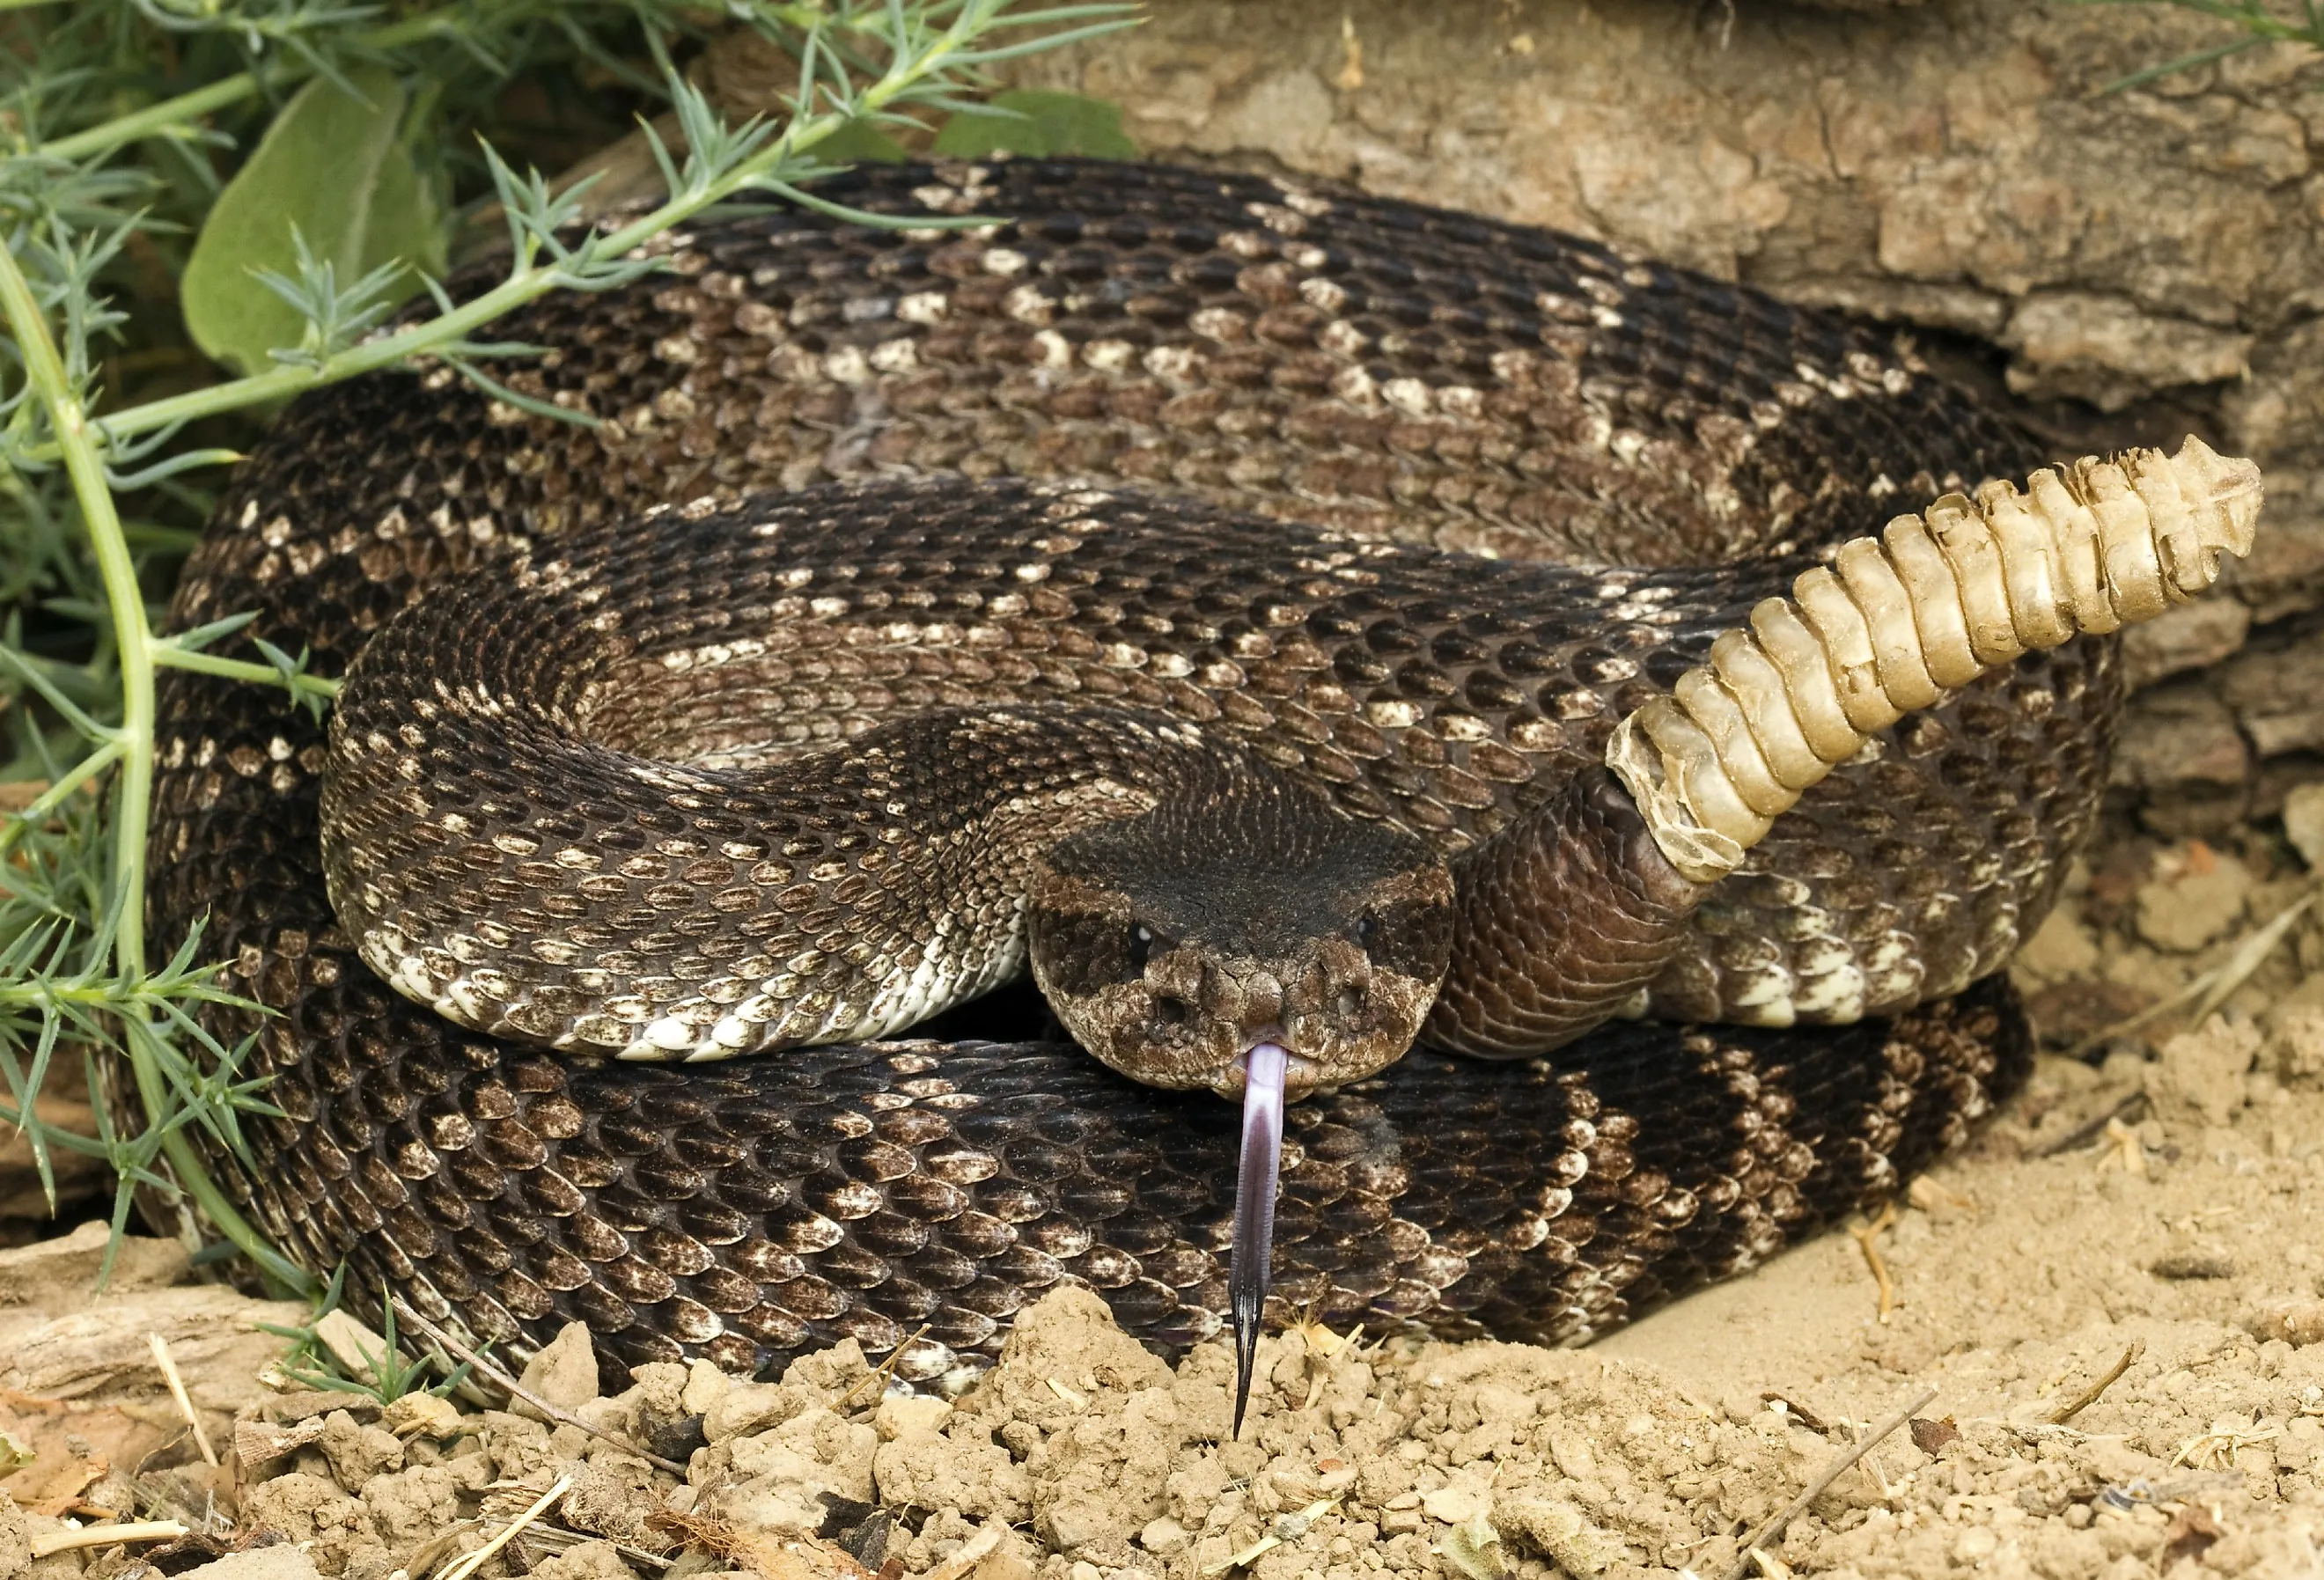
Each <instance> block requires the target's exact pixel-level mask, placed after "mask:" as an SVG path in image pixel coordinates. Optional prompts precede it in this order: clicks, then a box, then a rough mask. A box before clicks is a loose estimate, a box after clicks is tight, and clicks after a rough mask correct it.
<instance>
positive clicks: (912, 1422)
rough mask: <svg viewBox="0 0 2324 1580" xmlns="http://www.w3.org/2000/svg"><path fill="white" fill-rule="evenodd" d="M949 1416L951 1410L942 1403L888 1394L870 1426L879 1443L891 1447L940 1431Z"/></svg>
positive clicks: (949, 1405)
mask: <svg viewBox="0 0 2324 1580" xmlns="http://www.w3.org/2000/svg"><path fill="white" fill-rule="evenodd" d="M951 1414H952V1406H951V1404H950V1403H948V1402H947V1401H945V1400H941V1399H928V1398H926V1397H924V1396H920V1395H917V1394H906V1393H891V1394H890V1395H889V1396H888V1397H887V1398H885V1399H883V1400H881V1401H880V1408H879V1409H877V1410H875V1411H873V1412H872V1415H871V1426H872V1428H873V1429H874V1430H875V1431H877V1432H878V1433H879V1434H880V1440H881V1442H883V1443H892V1442H894V1441H895V1440H896V1439H897V1438H899V1437H908V1436H911V1435H912V1434H914V1433H922V1432H928V1433H933V1432H937V1431H941V1430H942V1429H943V1428H944V1424H945V1419H946V1418H948V1417H950V1416H951Z"/></svg>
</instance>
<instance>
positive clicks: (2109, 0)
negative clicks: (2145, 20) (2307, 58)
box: [2074, 0, 2324, 93]
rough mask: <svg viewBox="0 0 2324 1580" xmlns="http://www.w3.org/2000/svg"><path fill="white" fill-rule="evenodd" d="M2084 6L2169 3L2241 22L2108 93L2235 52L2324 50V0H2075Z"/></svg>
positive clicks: (2110, 87) (2117, 82) (2115, 83)
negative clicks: (2322, 0) (2281, 47)
mask: <svg viewBox="0 0 2324 1580" xmlns="http://www.w3.org/2000/svg"><path fill="white" fill-rule="evenodd" d="M2074 3H2075V4H2076V5H2171V6H2175V7H2176V8H2177V9H2179V10H2181V11H2192V12H2195V13H2197V14H2199V15H2203V16H2216V17H2218V19H2219V20H2220V21H2222V22H2231V23H2235V24H2236V30H2237V31H2236V32H2234V33H2231V34H2230V35H2228V36H2227V38H2225V39H2222V40H2221V41H2220V42H2218V43H2216V44H2214V45H2212V46H2211V47H2210V48H2209V49H2203V50H2197V51H2194V52H2193V53H2192V54H2188V55H2181V56H2179V57H2177V58H2176V59H2175V60H2165V61H2163V63H2162V64H2160V65H2157V66H2148V67H2144V68H2143V69H2139V70H2136V71H2134V72H2132V73H2131V74H2130V75H2129V76H2127V77H2122V78H2117V79H2116V80H2114V81H2112V82H2109V83H2107V86H2106V91H2107V92H2108V93H2121V92H2123V91H2124V90H2126V89H2127V88H2137V87H2140V86H2142V85H2143V84H2145V83H2149V82H2153V81H2154V80H2155V79H2157V78H2162V77H2169V76H2172V75H2173V74H2174V73H2176V72H2181V71H2187V70H2191V69H2193V68H2195V67H2198V66H2208V65H2209V64H2210V63H2211V62H2212V61H2214V60H2226V59H2227V57H2228V56H2230V55H2240V54H2242V53H2243V52H2244V51H2246V50H2256V49H2261V48H2264V46H2266V45H2269V44H2281V43H2292V44H2306V45H2308V46H2309V47H2310V48H2311V49H2319V50H2324V4H2319V0H2286V3H2285V4H2282V5H2278V4H2276V3H2275V0H2074Z"/></svg>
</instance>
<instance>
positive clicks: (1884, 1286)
mask: <svg viewBox="0 0 2324 1580" xmlns="http://www.w3.org/2000/svg"><path fill="white" fill-rule="evenodd" d="M1895 1223H1896V1204H1895V1202H1893V1201H1889V1202H1884V1203H1882V1204H1881V1206H1880V1215H1879V1216H1878V1217H1877V1218H1875V1219H1873V1220H1872V1221H1871V1222H1870V1223H1868V1224H1865V1225H1864V1227H1862V1228H1861V1229H1858V1228H1854V1227H1850V1228H1849V1231H1848V1233H1849V1237H1850V1238H1851V1239H1853V1240H1854V1241H1855V1242H1856V1243H1857V1246H1858V1249H1859V1250H1861V1251H1862V1252H1864V1265H1865V1266H1867V1267H1868V1268H1870V1269H1871V1270H1872V1277H1873V1279H1874V1280H1875V1281H1876V1282H1877V1283H1878V1284H1879V1286H1880V1326H1883V1327H1886V1326H1888V1319H1889V1318H1890V1317H1893V1316H1895V1314H1896V1285H1895V1280H1892V1279H1890V1278H1889V1276H1888V1263H1887V1262H1886V1261H1884V1260H1883V1259H1882V1257H1881V1255H1880V1243H1879V1242H1880V1236H1881V1235H1883V1234H1886V1233H1887V1232H1888V1231H1889V1230H1890V1229H1891V1228H1893V1227H1894V1226H1895Z"/></svg>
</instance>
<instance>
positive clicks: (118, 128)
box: [40, 5, 466, 160]
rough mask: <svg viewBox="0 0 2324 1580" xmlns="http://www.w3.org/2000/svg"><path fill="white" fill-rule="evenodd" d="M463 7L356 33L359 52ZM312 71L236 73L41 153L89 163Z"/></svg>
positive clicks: (391, 44) (412, 40)
mask: <svg viewBox="0 0 2324 1580" xmlns="http://www.w3.org/2000/svg"><path fill="white" fill-rule="evenodd" d="M465 9H466V7H464V6H458V5H447V6H445V7H443V8H442V9H441V10H438V11H425V12H422V13H420V14H419V15H418V16H412V17H407V18H405V19H404V20H403V21H401V22H398V23H391V24H390V25H388V26H386V27H377V28H374V29H372V30H371V32H362V33H357V34H356V35H355V46H356V47H357V48H358V49H364V50H392V49H399V48H401V46H403V45H405V44H416V43H418V42H420V40H422V39H424V38H427V37H429V36H430V35H431V34H434V33H437V32H444V31H446V30H447V29H448V28H450V27H451V26H452V25H453V23H454V22H455V20H456V19H457V14H459V13H460V12H461V11H463V10H465ZM313 71H314V68H313V67H312V66H310V65H309V64H308V63H307V62H306V61H304V60H300V59H298V58H297V57H295V56H291V57H288V58H285V59H283V60H277V61H276V62H275V63H274V67H273V69H272V71H270V72H264V73H261V72H257V71H238V72H236V73H235V75H233V76H232V77H227V78H222V79H219V80H218V81H216V82H213V83H210V84H208V86H206V87H202V88H195V89H194V90H193V91H192V92H190V93H181V94H180V95H179V96H178V97H175V98H165V99H163V100H162V101H161V103H160V104H157V105H148V106H146V107H145V108H143V109H142V110H139V111H137V112H136V113H135V114H134V115H122V116H119V117H117V118H116V119H114V120H110V121H107V122H106V123H105V124H104V125H101V126H91V127H90V128H89V129H88V131H86V132H76V133H74V134H72V135H71V136H69V137H60V138H58V139H57V140H56V141H55V142H53V143H42V144H41V147H40V152H42V153H46V154H52V155H54V156H55V157H56V158H58V159H72V160H78V159H88V158H91V157H93V156H95V155H97V154H100V153H110V152H112V151H113V150H115V149H116V148H118V147H120V146H121V145H122V144H123V143H134V142H137V141H138V140H139V139H141V138H144V137H152V136H157V135H159V134H162V133H165V132H172V131H176V130H178V129H179V128H180V127H186V126H190V125H193V124H194V123H195V122H196V121H198V120H199V119H200V118H201V117H202V116H204V115H208V114H209V113H210V112H211V111H213V110H222V109H224V108H226V106H228V105H230V104H238V103H240V102H241V101H242V100H244V99H246V98H248V97H251V96H252V95H254V94H255V93H258V92H259V91H261V90H262V89H263V88H265V87H266V86H267V85H268V84H269V83H275V84H281V83H286V82H296V81H298V80H299V79H300V78H302V77H307V76H309V75H311V74H312V73H313Z"/></svg>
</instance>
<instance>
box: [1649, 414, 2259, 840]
mask: <svg viewBox="0 0 2324 1580" xmlns="http://www.w3.org/2000/svg"><path fill="white" fill-rule="evenodd" d="M2261 494H2262V489H2261V483H2260V474H2259V467H2257V466H2256V465H2255V463H2253V462H2251V461H2248V460H2244V459H2239V458H2234V457H2223V456H2220V455H2218V453H2217V452H2215V451H2214V450H2212V449H2211V448H2210V447H2209V446H2208V445H2206V444H2205V443H2203V441H2202V440H2201V439H2196V438H2193V437H2192V436H2190V437H2189V439H2187V441H2186V443H2185V444H2183V445H2182V446H2181V448H2180V450H2179V453H2178V454H2177V455H2175V456H2165V455H2164V454H2163V452H2162V451H2160V450H2151V449H2136V450H2132V451H2130V452H2128V453H2127V454H2126V455H2124V456H2123V457H2121V458H2120V459H2118V460H2114V461H2101V460H2098V459H2097V458H2095V457H2084V458H2083V459H2082V460H2080V461H2079V462H2077V463H2075V464H2074V466H2072V467H2070V468H2068V469H2066V470H2065V471H2064V472H2063V473H2061V472H2058V471H2054V470H2052V469H2050V468H2047V467H2044V468H2043V469H2042V470H2040V471H2037V472H2035V473H2034V474H2033V476H2032V477H2031V479H2030V480H2029V483H2028V485H2027V489H2026V491H2025V492H2024V493H2023V494H2021V493H2019V492H2018V490H2017V488H2016V487H2015V485H2012V484H2010V483H2007V482H2006V481H1996V482H1991V483H1987V484H1986V485H1983V486H1982V487H1980V488H1979V489H1978V491H1977V494H1976V496H1975V497H1974V498H1969V497H1967V496H1964V495H1962V494H1946V495H1944V496H1943V497H1941V498H1940V499H1938V500H1937V501H1936V502H1935V503H1934V504H1931V505H1930V506H1929V507H1928V509H1927V510H1925V511H1923V513H1920V514H1918V515H1900V516H1898V517H1896V518H1895V520H1894V521H1892V522H1889V523H1888V525H1887V527H1886V530H1885V531H1883V532H1882V533H1881V535H1880V537H1879V538H1878V539H1877V540H1875V539H1871V538H1858V539H1855V540H1853V541H1849V542H1848V543H1846V544H1844V545H1842V546H1841V547H1840V550H1839V552H1838V553H1837V554H1835V555H1834V556H1833V557H1832V562H1831V565H1830V566H1828V567H1827V566H1817V567H1816V568H1813V569H1812V570H1809V571H1806V572H1805V573H1803V575H1802V576H1801V577H1799V579H1798V580H1797V581H1796V582H1794V584H1793V587H1792V596H1791V597H1790V598H1780V597H1775V598H1767V599H1765V600H1763V601H1762V602H1761V603H1760V604H1759V605H1757V607H1756V608H1754V609H1753V610H1752V611H1751V619H1750V626H1749V629H1748V630H1743V629H1733V630H1729V631H1727V632H1725V633H1722V634H1721V635H1720V636H1719V637H1718V638H1717V639H1716V640H1714V641H1713V642H1712V643H1711V661H1710V662H1709V663H1708V664H1701V665H1697V666H1696V667H1694V668H1693V669H1691V670H1687V671H1686V672H1685V673H1684V674H1683V675H1682V676H1680V677H1679V679H1678V680H1677V682H1676V684H1675V685H1674V687H1673V688H1672V691H1671V694H1670V695H1669V696H1667V697H1658V698H1655V699H1653V700H1652V701H1650V702H1647V703H1646V704H1645V705H1644V706H1642V707H1639V708H1637V710H1635V711H1634V712H1632V713H1631V714H1630V715H1628V716H1627V717H1626V718H1624V719H1623V720H1622V722H1621V724H1620V725H1618V727H1617V728H1616V730H1615V732H1614V735H1613V738H1612V739H1611V740H1610V741H1609V743H1608V744H1607V748H1606V763H1607V766H1608V767H1609V768H1610V769H1611V770H1612V771H1613V772H1614V774H1615V777H1617V778H1618V779H1619V780H1620V781H1622V784H1623V786H1624V788H1625V789H1627V790H1629V792H1630V794H1631V796H1632V797H1633V798H1634V799H1636V800H1637V805H1638V808H1639V811H1640V812H1641V814H1642V815H1644V817H1645V818H1646V822H1647V825H1648V827H1650V828H1652V830H1653V832H1654V838H1655V844H1656V845H1658V846H1660V847H1661V850H1662V853H1663V854H1664V855H1665V856H1667V857H1668V858H1669V860H1670V863H1671V864H1672V865H1673V866H1674V867H1675V868H1677V869H1678V871H1679V872H1680V873H1683V874H1684V875H1685V876H1686V877H1688V878H1689V879H1691V880H1692V881H1693V882H1697V883H1703V884H1708V883H1712V882H1717V881H1718V880H1719V879H1720V878H1723V877H1725V876H1726V875H1727V874H1728V873H1731V872H1733V871H1734V870H1735V869H1736V868H1737V867H1738V866H1739V865H1741V864H1742V861H1743V854H1744V852H1745V851H1747V850H1748V849H1749V848H1750V847H1751V846H1752V845H1756V844H1757V843H1758V842H1759V840H1760V839H1761V838H1762V837H1763V836H1765V835H1766V833H1767V831H1768V829H1769V828H1771V827H1774V825H1775V818H1777V817H1778V816H1779V815H1781V814H1782V813H1784V812H1786V811H1789V810H1790V809H1791V808H1792V807H1793V806H1794V805H1795V804H1797V802H1798V801H1799V799H1800V795H1801V792H1803V790H1807V789H1808V788H1809V787H1810V786H1811V785H1813V784H1815V783H1816V782H1817V781H1820V780H1821V779H1822V778H1823V777H1824V776H1825V775H1826V774H1828V773H1830V772H1831V771H1832V770H1833V769H1834V768H1835V767H1837V766H1839V765H1840V763H1842V762H1847V761H1848V760H1849V759H1850V758H1852V757H1854V756H1855V755H1856V754H1857V753H1858V752H1861V751H1862V750H1864V748H1865V746H1866V745H1867V744H1868V743H1869V742H1870V740H1871V738H1872V736H1873V735H1874V734H1875V733H1876V732H1877V731H1880V730H1884V729H1886V728H1887V727H1888V726H1889V725H1893V724H1895V723H1896V721H1897V720H1899V719H1901V718H1902V717H1904V715H1906V714H1907V713H1911V712H1914V711H1915V710H1917V709H1920V708H1923V707H1930V706H1931V705H1932V704H1934V703H1936V702H1939V701H1941V700H1942V699H1943V698H1944V697H1945V696H1946V695H1947V694H1948V693H1949V692H1950V690H1951V689H1952V688H1956V687H1960V686H1965V685H1967V684H1968V683H1969V682H1970V681H1972V680H1974V679H1978V677H1979V676H1981V675H1984V674H1986V673H1987V672H1988V671H1989V670H1993V669H1995V668H1997V667H1998V666H2000V665H2003V664H2006V663H2011V662H2014V661H2015V660H2017V659H2019V658H2022V657H2023V656H2024V655H2025V654H2027V653H2029V652H2034V651H2041V650H2043V649H2047V648H2053V647H2058V646H2061V645H2062V644H2063V643H2064V642H2067V641H2068V640H2070V638H2072V637H2073V636H2075V635H2076V634H2077V633H2083V632H2088V633H2092V634H2094V635H2106V634H2107V633H2112V632H2115V631H2117V630H2119V629H2121V628H2122V627H2123V626H2125V625H2126V624H2134V623H2135V622H2137V621H2141V620H2148V619H2152V618H2153V617H2154V616H2155V615H2157V614H2162V613H2163V611H2164V610H2166V609H2169V608H2171V607H2172V605H2176V604H2181V603H2185V602H2186V601H2187V600H2188V599H2190V598H2191V597H2193V596H2195V595H2196V594H2198V593H2199V592H2201V591H2202V590H2203V589H2204V588H2206V587H2209V586H2210V585H2211V583H2212V582H2213V581H2215V580H2216V579H2217V578H2218V573H2219V556H2220V554H2221V552H2222V551H2225V552H2227V553H2229V554H2234V555H2236V556H2237V557H2239V558H2240V557H2241V556H2243V555H2245V554H2247V553H2249V552H2250V550H2251V546H2252V541H2253V537H2254V534H2255V530H2256V528H2257V525H2258V521H2259V511H2260V503H2261Z"/></svg>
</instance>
